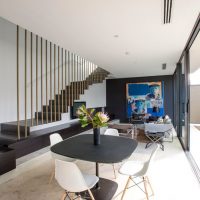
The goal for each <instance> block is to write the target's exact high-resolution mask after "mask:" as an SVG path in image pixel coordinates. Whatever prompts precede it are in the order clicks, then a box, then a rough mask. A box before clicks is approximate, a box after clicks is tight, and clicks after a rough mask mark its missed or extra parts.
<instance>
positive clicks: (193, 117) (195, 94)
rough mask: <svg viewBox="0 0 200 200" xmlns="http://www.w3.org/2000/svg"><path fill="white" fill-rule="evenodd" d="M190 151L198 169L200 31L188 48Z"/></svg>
mask: <svg viewBox="0 0 200 200" xmlns="http://www.w3.org/2000/svg"><path fill="white" fill-rule="evenodd" d="M189 89H190V94H189V97H190V112H189V118H190V123H189V132H190V143H189V146H190V149H189V150H190V153H191V155H192V157H193V159H194V161H195V162H196V164H197V166H198V168H199V169H200V33H198V35H197V37H196V39H195V40H194V42H193V44H192V46H191V48H190V71H189Z"/></svg>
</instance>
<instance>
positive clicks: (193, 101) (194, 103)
mask: <svg viewBox="0 0 200 200" xmlns="http://www.w3.org/2000/svg"><path fill="white" fill-rule="evenodd" d="M199 102H200V86H199V85H198V86H197V85H196V86H195V85H192V86H190V113H191V114H190V121H191V123H193V124H200V105H199Z"/></svg>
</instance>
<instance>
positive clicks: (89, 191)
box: [88, 189, 95, 200]
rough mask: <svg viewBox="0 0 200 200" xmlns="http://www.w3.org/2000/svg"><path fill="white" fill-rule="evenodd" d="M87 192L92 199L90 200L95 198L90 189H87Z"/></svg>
mask: <svg viewBox="0 0 200 200" xmlns="http://www.w3.org/2000/svg"><path fill="white" fill-rule="evenodd" d="M88 193H89V195H90V197H91V199H92V200H95V199H94V196H93V194H92V192H91V190H90V189H88Z"/></svg>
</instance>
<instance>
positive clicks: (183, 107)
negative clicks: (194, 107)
mask: <svg viewBox="0 0 200 200" xmlns="http://www.w3.org/2000/svg"><path fill="white" fill-rule="evenodd" d="M186 64H187V54H186V53H185V55H184V57H183V59H182V61H181V65H180V73H179V98H180V99H179V136H180V138H181V141H182V144H183V146H184V148H185V149H186V150H187V149H188V130H187V127H188V126H187V125H188V114H187V110H188V105H187V104H188V96H187V73H186V72H187V70H186V68H187V66H186Z"/></svg>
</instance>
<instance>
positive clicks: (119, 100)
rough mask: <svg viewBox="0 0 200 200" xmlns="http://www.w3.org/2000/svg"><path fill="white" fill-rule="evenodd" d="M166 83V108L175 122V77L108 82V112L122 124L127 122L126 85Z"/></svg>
mask: <svg viewBox="0 0 200 200" xmlns="http://www.w3.org/2000/svg"><path fill="white" fill-rule="evenodd" d="M150 81H164V108H165V114H168V115H169V116H170V117H171V119H172V120H173V116H174V115H173V76H172V75H168V76H150V77H137V78H123V79H107V80H106V103H107V112H108V113H109V114H114V115H115V118H117V119H120V121H121V122H127V121H128V119H127V118H126V83H138V82H150Z"/></svg>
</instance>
